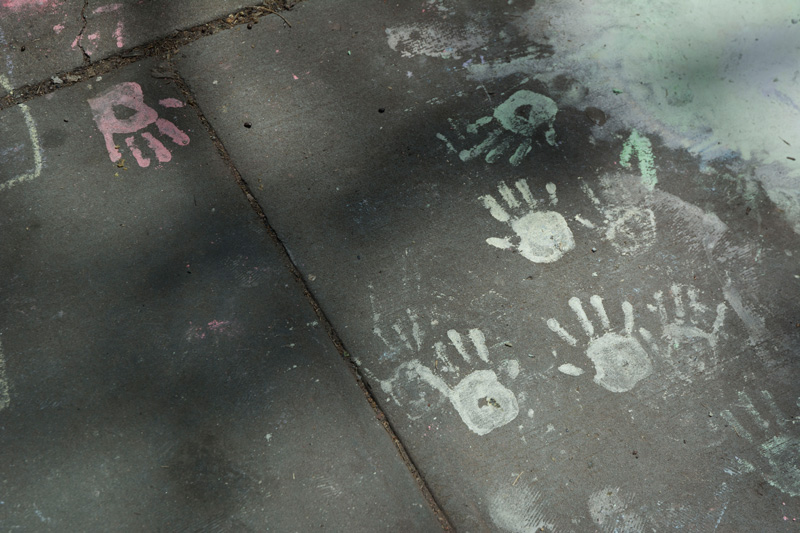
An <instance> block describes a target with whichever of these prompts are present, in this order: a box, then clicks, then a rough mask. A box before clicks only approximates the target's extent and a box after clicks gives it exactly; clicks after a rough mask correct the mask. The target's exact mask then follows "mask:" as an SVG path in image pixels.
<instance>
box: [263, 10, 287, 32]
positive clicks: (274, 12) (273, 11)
mask: <svg viewBox="0 0 800 533" xmlns="http://www.w3.org/2000/svg"><path fill="white" fill-rule="evenodd" d="M264 9H265V10H266V11H267V13H272V14H273V15H278V16H279V17H280V18H282V19H283V21H284V22H285V23H286V25H287V26H289V27H290V28H291V27H292V25H291V24H290V23H289V21H288V20H286V17H284V16H283V15H281V14H280V13H278V12H277V11H275V10H274V9H270V8H268V7H265V8H264Z"/></svg>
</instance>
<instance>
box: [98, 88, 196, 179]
mask: <svg viewBox="0 0 800 533" xmlns="http://www.w3.org/2000/svg"><path fill="white" fill-rule="evenodd" d="M175 102H176V101H175V100H174V99H167V100H164V101H162V105H163V106H164V107H167V108H171V107H176V104H175ZM178 104H179V105H182V104H181V103H180V102H178ZM89 106H90V107H91V108H92V112H93V114H94V121H95V122H96V123H97V128H98V129H99V130H100V132H101V133H102V134H103V138H104V139H105V142H106V149H107V150H108V155H109V157H110V158H111V161H112V162H114V163H116V162H118V161H119V160H120V159H122V154H121V153H120V151H119V146H118V145H117V144H115V143H114V134H119V133H122V134H126V133H137V132H141V133H140V135H141V137H142V139H144V140H145V142H146V143H147V145H148V146H149V147H150V149H151V150H152V151H153V152H154V153H155V155H156V158H157V159H158V160H159V161H160V162H162V163H166V162H168V161H171V160H172V153H171V152H170V151H169V150H168V149H167V147H166V146H164V143H162V142H161V141H160V140H158V139H157V138H156V137H155V136H153V134H152V133H150V132H149V131H143V130H144V129H145V128H147V127H148V126H150V125H152V124H155V126H156V128H157V129H158V131H159V132H160V133H161V134H162V135H166V136H167V137H169V138H170V139H172V142H174V143H175V144H177V145H178V146H186V145H187V144H189V136H188V135H186V134H185V133H184V132H183V131H181V130H180V129H178V127H177V126H176V125H175V124H173V123H172V122H170V121H169V120H166V119H163V118H159V116H158V112H157V111H156V110H155V109H153V108H152V107H150V106H149V105H147V104H145V103H144V95H143V94H142V87H141V85H139V84H138V83H135V82H126V83H120V84H117V85H115V86H114V87H112V88H111V89H109V90H108V91H106V92H105V93H103V94H102V95H100V96H97V97H95V98H90V99H89ZM115 108H123V109H124V108H127V109H128V110H131V111H133V112H134V113H133V114H132V115H130V116H128V117H125V118H122V117H119V116H117V111H116V110H115ZM125 144H126V145H127V146H128V149H129V150H130V151H131V154H132V155H133V157H134V159H136V162H137V163H138V164H139V166H140V167H143V168H144V167H148V166H150V158H149V157H146V156H144V155H143V153H142V150H141V149H140V148H139V145H138V144H137V143H136V139H135V137H134V136H133V135H131V136H128V137H125Z"/></svg>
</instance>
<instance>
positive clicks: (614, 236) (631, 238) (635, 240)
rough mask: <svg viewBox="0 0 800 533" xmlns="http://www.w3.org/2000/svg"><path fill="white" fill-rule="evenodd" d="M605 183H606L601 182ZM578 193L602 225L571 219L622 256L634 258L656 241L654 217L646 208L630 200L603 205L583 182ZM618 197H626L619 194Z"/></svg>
mask: <svg viewBox="0 0 800 533" xmlns="http://www.w3.org/2000/svg"><path fill="white" fill-rule="evenodd" d="M605 181H606V183H607V182H608V180H605ZM581 189H582V190H583V192H584V194H586V196H587V197H588V198H589V200H590V201H591V202H592V205H594V207H595V208H596V209H597V210H598V211H599V212H600V214H601V215H602V217H603V221H602V223H597V224H595V223H593V222H591V220H590V219H586V218H583V217H581V216H580V215H578V216H576V217H575V219H576V220H577V221H578V222H580V223H581V224H583V225H584V226H586V227H589V228H592V229H597V230H599V231H600V232H601V234H602V236H603V238H604V239H605V240H607V241H608V242H609V243H611V245H612V246H613V247H614V248H615V249H616V250H617V251H619V252H620V253H621V254H623V255H627V254H634V253H639V252H643V251H646V250H647V249H649V248H650V247H651V246H652V245H653V243H654V242H655V239H656V217H655V213H653V210H652V209H650V208H649V207H645V206H641V205H637V203H636V202H634V201H633V200H632V199H631V198H625V200H626V201H623V202H611V203H605V204H603V203H602V202H601V201H600V199H599V198H597V196H596V195H595V193H594V191H593V190H592V188H591V187H589V185H588V184H587V183H586V182H583V183H581ZM622 196H629V195H626V194H624V193H623V194H622Z"/></svg>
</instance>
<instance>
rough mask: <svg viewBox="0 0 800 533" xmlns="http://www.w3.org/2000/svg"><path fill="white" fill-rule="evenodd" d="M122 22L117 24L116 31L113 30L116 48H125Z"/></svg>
mask: <svg viewBox="0 0 800 533" xmlns="http://www.w3.org/2000/svg"><path fill="white" fill-rule="evenodd" d="M122 28H123V26H122V21H119V22H117V29H116V30H114V37H116V39H117V48H122V47H123V46H125V39H124V38H123V37H122Z"/></svg>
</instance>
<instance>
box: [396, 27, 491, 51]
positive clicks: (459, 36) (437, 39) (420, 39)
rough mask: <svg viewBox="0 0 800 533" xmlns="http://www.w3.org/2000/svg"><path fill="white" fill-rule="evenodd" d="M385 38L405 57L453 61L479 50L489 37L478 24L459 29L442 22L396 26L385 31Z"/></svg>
mask: <svg viewBox="0 0 800 533" xmlns="http://www.w3.org/2000/svg"><path fill="white" fill-rule="evenodd" d="M386 36H387V40H388V43H389V47H390V48H391V49H392V50H394V51H396V52H400V55H401V56H402V57H406V58H411V57H414V56H420V55H425V56H429V57H437V58H449V57H452V58H453V59H458V58H460V57H461V54H462V53H464V52H468V51H470V50H475V49H476V48H480V47H481V46H483V45H484V44H486V42H487V37H488V36H487V35H486V33H485V32H484V31H483V30H481V29H480V28H479V27H478V26H477V25H475V26H467V27H464V28H458V27H456V26H453V25H450V24H447V23H443V22H435V23H429V24H406V25H403V26H395V27H393V28H387V29H386Z"/></svg>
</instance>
